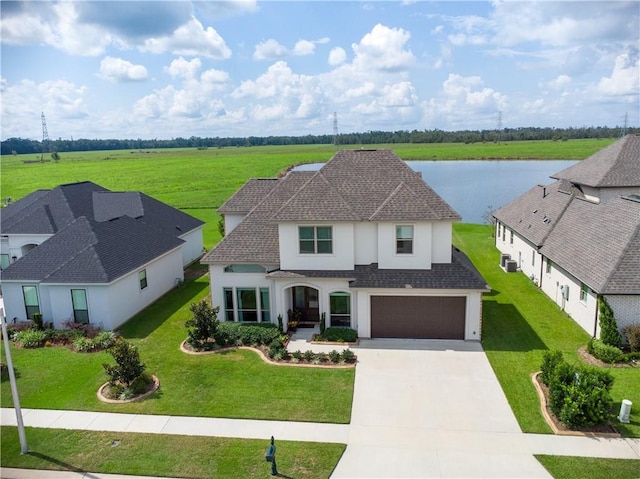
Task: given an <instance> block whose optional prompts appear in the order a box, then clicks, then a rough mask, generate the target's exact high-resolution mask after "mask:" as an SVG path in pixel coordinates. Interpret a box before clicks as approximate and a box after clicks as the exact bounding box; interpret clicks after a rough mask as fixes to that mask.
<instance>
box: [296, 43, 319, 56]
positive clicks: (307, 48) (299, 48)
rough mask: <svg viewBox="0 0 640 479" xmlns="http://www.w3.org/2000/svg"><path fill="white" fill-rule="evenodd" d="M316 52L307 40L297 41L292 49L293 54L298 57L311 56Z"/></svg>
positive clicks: (313, 44) (313, 45)
mask: <svg viewBox="0 0 640 479" xmlns="http://www.w3.org/2000/svg"><path fill="white" fill-rule="evenodd" d="M315 51H316V45H315V43H313V42H310V41H309V40H298V41H297V42H296V45H295V46H294V47H293V54H294V55H298V56H306V55H313V54H314V53H315Z"/></svg>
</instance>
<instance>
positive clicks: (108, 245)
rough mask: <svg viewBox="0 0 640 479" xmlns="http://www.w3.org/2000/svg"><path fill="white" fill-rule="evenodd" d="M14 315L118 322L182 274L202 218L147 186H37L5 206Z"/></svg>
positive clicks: (196, 247)
mask: <svg viewBox="0 0 640 479" xmlns="http://www.w3.org/2000/svg"><path fill="white" fill-rule="evenodd" d="M1 214H2V219H1V223H0V226H1V239H2V243H1V250H0V253H1V254H2V294H3V299H4V305H5V314H6V317H7V319H8V321H24V320H27V319H32V318H33V315H34V313H41V314H42V317H43V320H44V321H46V322H52V323H53V325H54V326H55V327H61V326H62V323H63V322H65V321H68V320H73V321H76V322H84V323H87V322H88V323H92V324H96V325H98V326H100V327H102V328H104V329H114V328H116V327H117V326H119V325H121V324H122V323H124V322H125V321H126V320H127V319H129V318H130V317H131V316H133V315H134V314H136V313H137V312H138V311H140V310H142V309H143V308H145V307H146V306H148V305H149V304H151V303H152V302H154V301H155V300H156V299H158V298H159V297H160V296H161V295H163V294H165V293H166V292H167V291H169V290H170V289H171V288H173V287H175V285H176V284H177V283H178V282H180V281H182V280H183V278H184V274H183V271H184V267H185V266H186V265H188V264H190V263H193V262H194V261H196V260H198V258H199V257H200V256H201V255H202V226H203V222H202V221H200V220H198V219H196V218H193V217H191V216H189V215H187V214H185V213H183V212H181V211H179V210H177V209H175V208H172V207H171V206H168V205H166V204H164V203H162V202H160V201H157V200H155V199H153V198H151V197H150V196H147V195H145V194H143V193H140V192H112V191H109V190H107V189H105V188H103V187H101V186H99V185H97V184H95V183H92V182H88V181H87V182H82V183H72V184H66V185H60V186H57V187H55V188H53V189H51V190H38V191H35V192H33V193H31V194H30V195H28V196H26V197H24V198H22V199H20V200H18V201H16V202H15V203H12V204H10V205H8V206H7V207H5V208H3V209H2V211H1Z"/></svg>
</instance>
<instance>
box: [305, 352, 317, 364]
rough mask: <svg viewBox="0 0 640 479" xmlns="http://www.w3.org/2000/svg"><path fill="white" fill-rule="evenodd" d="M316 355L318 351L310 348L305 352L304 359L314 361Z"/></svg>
mask: <svg viewBox="0 0 640 479" xmlns="http://www.w3.org/2000/svg"><path fill="white" fill-rule="evenodd" d="M315 357H316V353H314V352H313V351H311V350H310V349H308V350H307V351H305V352H304V360H305V361H307V362H312V361H313V360H314V359H315Z"/></svg>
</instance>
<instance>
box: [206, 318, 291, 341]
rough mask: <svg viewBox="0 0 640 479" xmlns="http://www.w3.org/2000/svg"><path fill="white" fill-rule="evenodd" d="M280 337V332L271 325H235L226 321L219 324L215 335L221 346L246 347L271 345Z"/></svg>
mask: <svg viewBox="0 0 640 479" xmlns="http://www.w3.org/2000/svg"><path fill="white" fill-rule="evenodd" d="M279 337H280V331H279V330H278V327H277V326H276V325H275V324H271V323H255V324H247V323H235V322H232V321H226V322H222V323H219V324H218V328H217V330H216V333H215V335H214V338H215V341H216V343H217V344H218V345H220V346H228V345H233V346H235V345H238V344H239V345H245V346H256V345H258V346H259V345H266V344H271V343H272V342H273V340H274V339H277V338H279Z"/></svg>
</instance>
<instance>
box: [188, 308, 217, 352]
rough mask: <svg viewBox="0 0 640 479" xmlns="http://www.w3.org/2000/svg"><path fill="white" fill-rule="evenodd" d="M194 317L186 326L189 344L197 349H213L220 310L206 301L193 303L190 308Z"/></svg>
mask: <svg viewBox="0 0 640 479" xmlns="http://www.w3.org/2000/svg"><path fill="white" fill-rule="evenodd" d="M189 309H190V310H191V312H192V313H193V317H192V318H191V319H188V320H187V321H186V322H185V323H184V324H185V326H186V327H187V328H189V330H188V332H187V342H188V343H189V344H190V345H191V346H192V347H193V348H195V349H211V348H212V347H213V343H212V342H211V341H210V339H213V338H214V337H215V334H216V330H217V328H218V311H219V310H220V308H212V307H211V306H209V305H208V304H207V302H206V301H204V300H203V301H200V302H199V303H193V304H191V306H190V307H189Z"/></svg>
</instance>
